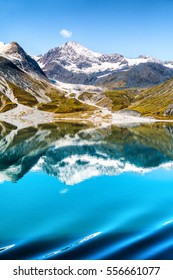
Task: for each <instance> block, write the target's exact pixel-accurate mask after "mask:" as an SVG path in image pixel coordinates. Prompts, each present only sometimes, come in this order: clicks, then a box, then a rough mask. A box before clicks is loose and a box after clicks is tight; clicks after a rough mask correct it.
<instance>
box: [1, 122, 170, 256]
mask: <svg viewBox="0 0 173 280" xmlns="http://www.w3.org/2000/svg"><path fill="white" fill-rule="evenodd" d="M0 130H1V136H0V182H1V185H0V200H1V202H0V221H1V222H0V258H1V259H172V258H173V253H172V246H173V240H172V229H173V214H172V213H173V204H172V200H173V188H172V179H173V172H172V167H173V149H172V147H173V133H172V131H173V126H171V125H169V124H153V125H142V126H136V127H127V128H125V127H124V128H123V127H117V126H107V127H99V128H94V127H92V126H91V125H88V124H75V123H65V122H64V123H63V122H61V123H60V122H59V123H58V122H57V123H51V124H41V125H37V126H36V127H28V128H24V129H17V128H16V127H15V126H13V125H11V124H8V123H3V122H2V123H0ZM14 183H15V184H14Z"/></svg>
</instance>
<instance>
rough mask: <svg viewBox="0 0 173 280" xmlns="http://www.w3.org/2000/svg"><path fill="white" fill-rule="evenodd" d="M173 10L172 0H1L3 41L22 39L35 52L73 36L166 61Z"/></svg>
mask: <svg viewBox="0 0 173 280" xmlns="http://www.w3.org/2000/svg"><path fill="white" fill-rule="evenodd" d="M172 15H173V1H172V0H150V1H149V0H105V1H103V0H62V1H59V0H0V41H3V42H6V43H8V42H11V41H17V42H18V43H20V44H21V45H22V47H23V48H24V49H25V50H26V51H27V52H29V53H30V54H40V53H45V52H46V51H47V50H49V49H50V48H53V47H55V46H59V45H61V44H63V43H65V42H66V41H68V40H74V41H77V42H79V43H81V44H83V45H84V46H86V47H88V48H90V49H92V50H94V51H98V52H102V53H121V54H123V55H126V56H128V57H136V56H138V55H140V54H148V55H151V56H154V57H156V58H160V59H164V60H167V59H173V36H172V33H173V16H172ZM62 29H66V30H68V31H70V32H72V36H71V37H70V38H64V37H63V36H62V35H60V31H61V30H62ZM62 33H63V32H62Z"/></svg>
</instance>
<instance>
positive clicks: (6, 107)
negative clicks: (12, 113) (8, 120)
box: [0, 92, 17, 113]
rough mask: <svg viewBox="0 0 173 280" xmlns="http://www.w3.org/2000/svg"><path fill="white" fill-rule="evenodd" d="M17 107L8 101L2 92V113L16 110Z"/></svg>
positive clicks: (0, 96) (0, 93) (0, 97)
mask: <svg viewBox="0 0 173 280" xmlns="http://www.w3.org/2000/svg"><path fill="white" fill-rule="evenodd" d="M16 106H17V105H16V104H14V103H13V102H12V101H11V100H10V99H8V98H7V97H6V96H5V95H4V94H3V93H2V92H0V113H3V112H6V111H8V110H11V109H13V108H15V107H16Z"/></svg>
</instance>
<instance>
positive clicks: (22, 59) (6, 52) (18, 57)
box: [0, 42, 46, 79]
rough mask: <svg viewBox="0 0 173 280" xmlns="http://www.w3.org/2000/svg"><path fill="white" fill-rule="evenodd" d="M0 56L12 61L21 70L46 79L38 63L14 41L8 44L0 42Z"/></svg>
mask: <svg viewBox="0 0 173 280" xmlns="http://www.w3.org/2000/svg"><path fill="white" fill-rule="evenodd" d="M0 56H3V57H5V58H7V59H8V60H10V61H12V62H13V63H14V64H15V65H16V66H17V67H18V68H20V69H21V70H23V71H25V72H27V73H29V74H32V75H34V76H36V77H37V78H40V79H46V75H45V73H44V72H43V71H42V70H41V68H40V67H39V65H38V63H37V62H36V61H35V60H34V59H33V58H32V57H31V56H29V55H28V54H27V53H26V52H25V51H24V50H23V48H22V47H21V46H20V45H19V44H18V43H16V42H12V43H10V44H4V43H0Z"/></svg>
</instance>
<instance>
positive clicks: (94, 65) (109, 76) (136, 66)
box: [38, 42, 173, 88]
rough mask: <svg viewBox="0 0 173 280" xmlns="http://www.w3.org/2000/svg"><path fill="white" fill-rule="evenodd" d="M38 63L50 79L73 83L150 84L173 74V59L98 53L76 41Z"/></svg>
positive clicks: (125, 85) (144, 85)
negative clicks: (165, 59) (162, 60)
mask: <svg viewBox="0 0 173 280" xmlns="http://www.w3.org/2000/svg"><path fill="white" fill-rule="evenodd" d="M38 63H39V65H40V67H41V68H42V69H43V71H44V72H45V73H46V75H47V76H48V77H49V78H50V79H54V80H58V81H61V82H64V83H72V84H85V85H107V86H111V87H115V88H121V87H149V86H152V85H156V84H159V83H162V82H164V81H166V80H168V79H169V78H171V77H173V64H172V62H169V61H167V62H161V61H159V60H157V59H154V58H152V57H149V56H142V55H141V56H139V57H138V58H135V59H129V58H126V57H124V56H123V55H120V54H111V55H108V54H101V53H96V52H93V51H91V50H89V49H87V48H85V47H83V46H81V45H80V44H78V43H76V42H67V43H65V44H64V45H62V46H60V47H57V48H53V49H51V50H49V51H48V52H47V53H46V54H45V55H43V56H42V57H41V58H39V59H38Z"/></svg>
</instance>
